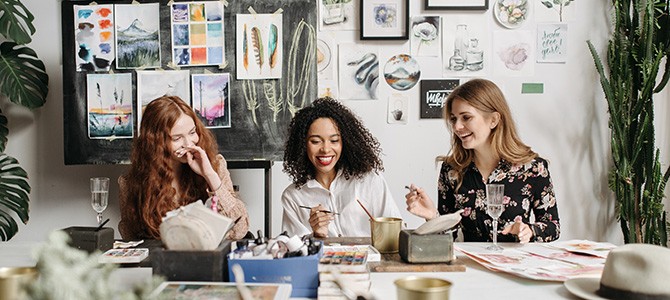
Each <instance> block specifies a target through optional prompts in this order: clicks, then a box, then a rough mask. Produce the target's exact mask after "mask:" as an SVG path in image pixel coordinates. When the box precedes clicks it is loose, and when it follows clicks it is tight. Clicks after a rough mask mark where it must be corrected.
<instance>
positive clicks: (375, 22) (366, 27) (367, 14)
mask: <svg viewBox="0 0 670 300" xmlns="http://www.w3.org/2000/svg"><path fill="white" fill-rule="evenodd" d="M361 3H362V6H361V13H360V14H361V30H360V39H361V40H406V39H407V38H408V29H407V28H408V27H409V0H383V1H361Z"/></svg>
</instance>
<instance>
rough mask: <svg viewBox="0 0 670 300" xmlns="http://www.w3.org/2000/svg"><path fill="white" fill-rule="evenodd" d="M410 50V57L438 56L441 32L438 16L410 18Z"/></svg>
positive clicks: (440, 47)
mask: <svg viewBox="0 0 670 300" xmlns="http://www.w3.org/2000/svg"><path fill="white" fill-rule="evenodd" d="M410 49H411V54H412V56H430V57H438V56H440V52H441V51H442V31H441V26H440V17H439V16H425V17H424V16H419V17H413V18H412V21H411V22H410Z"/></svg>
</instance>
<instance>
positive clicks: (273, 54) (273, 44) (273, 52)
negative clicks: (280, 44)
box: [268, 24, 278, 69]
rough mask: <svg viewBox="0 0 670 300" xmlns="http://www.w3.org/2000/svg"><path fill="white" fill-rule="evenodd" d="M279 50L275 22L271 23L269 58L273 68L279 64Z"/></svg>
mask: <svg viewBox="0 0 670 300" xmlns="http://www.w3.org/2000/svg"><path fill="white" fill-rule="evenodd" d="M277 52H278V51H277V26H276V25H275V24H270V37H269V38H268V60H269V64H270V68H271V69H273V68H274V67H275V66H276V65H277V55H278V53H277Z"/></svg>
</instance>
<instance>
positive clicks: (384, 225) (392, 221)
mask: <svg viewBox="0 0 670 300" xmlns="http://www.w3.org/2000/svg"><path fill="white" fill-rule="evenodd" d="M401 225H402V219H400V218H387V217H380V218H374V219H371V220H370V232H371V234H370V237H371V239H372V246H373V247H375V248H377V250H379V252H380V253H397V252H398V239H399V237H400V227H401Z"/></svg>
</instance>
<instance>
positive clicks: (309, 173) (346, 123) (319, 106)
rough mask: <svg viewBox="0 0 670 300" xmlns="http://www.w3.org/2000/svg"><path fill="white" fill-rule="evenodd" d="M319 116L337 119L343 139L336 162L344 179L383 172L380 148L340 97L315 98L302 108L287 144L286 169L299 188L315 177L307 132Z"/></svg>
mask: <svg viewBox="0 0 670 300" xmlns="http://www.w3.org/2000/svg"><path fill="white" fill-rule="evenodd" d="M319 118H330V119H332V120H333V122H335V125H336V126H337V129H338V130H339V131H340V136H341V138H342V153H341V154H340V159H339V160H338V162H337V164H336V165H335V169H336V170H338V171H339V170H342V174H343V175H344V178H346V179H349V178H351V177H357V178H362V177H363V176H364V175H365V174H366V173H368V172H370V171H374V172H375V173H376V172H378V171H383V170H384V166H383V164H382V160H381V159H380V158H379V155H380V154H381V151H382V150H381V148H380V146H379V142H378V141H377V139H376V138H375V137H374V136H372V134H371V133H370V131H368V129H367V128H365V126H363V123H361V121H360V120H359V119H358V117H357V116H356V115H355V114H354V113H353V112H352V111H351V110H349V109H348V108H347V107H346V106H344V105H342V104H341V103H340V102H338V101H337V100H334V99H332V98H330V97H325V98H319V99H316V100H315V101H314V102H312V104H311V105H310V106H307V107H304V108H303V109H301V110H299V111H298V112H297V113H296V114H295V116H294V117H293V119H292V120H291V124H289V128H288V139H287V140H286V146H285V147H284V172H285V173H287V174H288V175H289V176H290V177H291V179H292V181H293V183H294V184H295V185H296V187H297V188H300V187H301V186H303V185H304V184H305V183H306V182H307V180H310V179H314V178H315V176H316V168H315V167H314V165H312V162H311V161H310V160H309V158H308V157H307V131H308V130H309V127H310V126H311V125H312V123H313V122H314V121H315V120H316V119H319Z"/></svg>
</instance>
